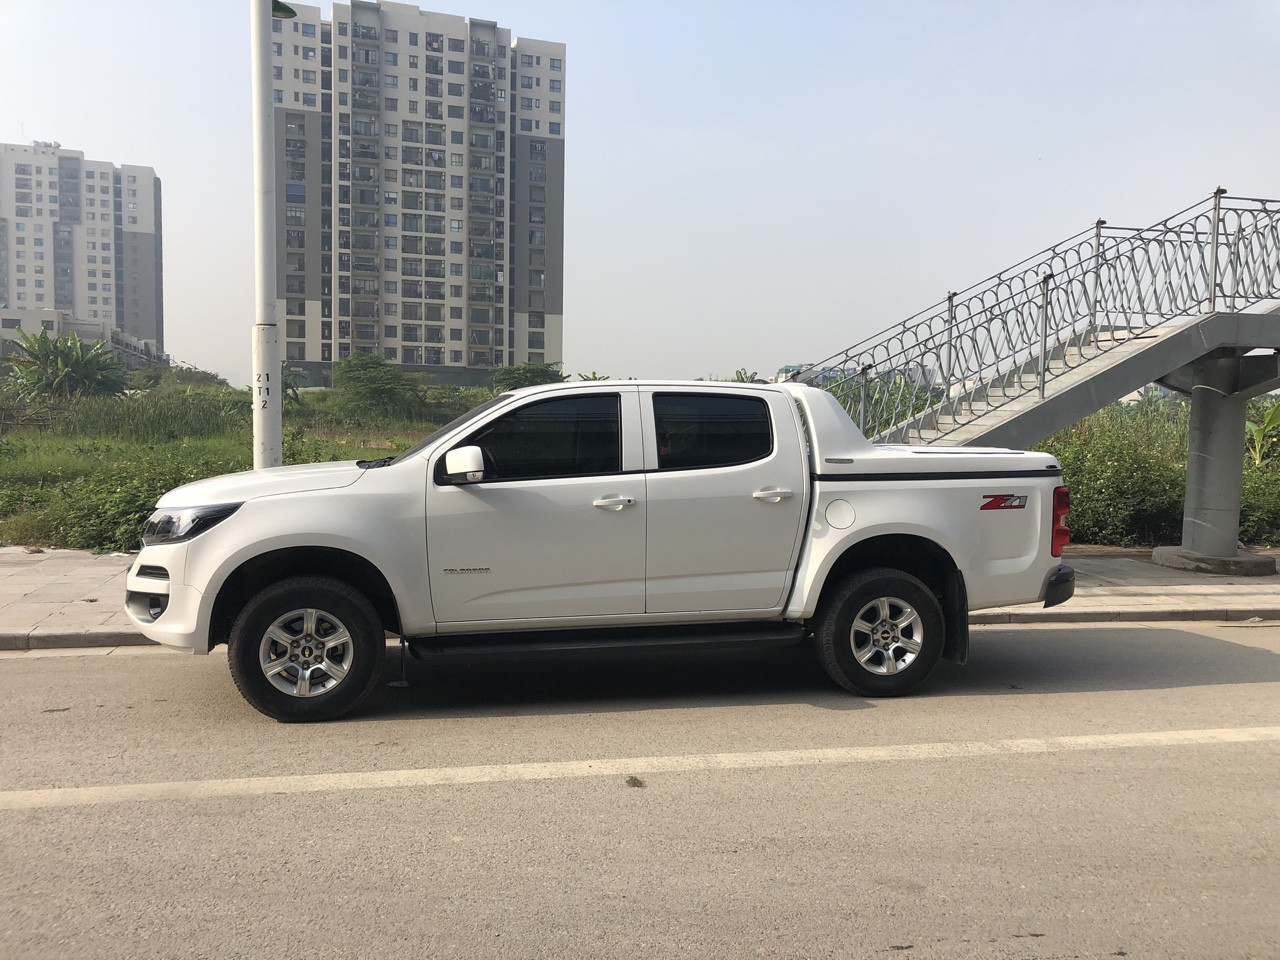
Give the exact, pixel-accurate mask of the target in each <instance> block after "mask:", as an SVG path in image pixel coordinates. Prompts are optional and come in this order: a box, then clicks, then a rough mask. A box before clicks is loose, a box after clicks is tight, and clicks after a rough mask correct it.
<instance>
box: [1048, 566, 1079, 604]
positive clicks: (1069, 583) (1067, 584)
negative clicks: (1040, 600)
mask: <svg viewBox="0 0 1280 960" xmlns="http://www.w3.org/2000/svg"><path fill="white" fill-rule="evenodd" d="M1075 593H1076V572H1075V570H1074V569H1072V568H1071V567H1069V566H1067V565H1066V564H1065V563H1064V564H1062V565H1061V566H1058V567H1055V568H1054V569H1053V570H1052V571H1051V572H1050V573H1049V576H1047V577H1045V581H1044V589H1043V590H1042V591H1040V595H1041V596H1042V597H1044V605H1045V606H1046V607H1056V606H1057V605H1058V604H1060V603H1066V602H1067V601H1068V600H1070V599H1071V598H1072V597H1073V596H1075Z"/></svg>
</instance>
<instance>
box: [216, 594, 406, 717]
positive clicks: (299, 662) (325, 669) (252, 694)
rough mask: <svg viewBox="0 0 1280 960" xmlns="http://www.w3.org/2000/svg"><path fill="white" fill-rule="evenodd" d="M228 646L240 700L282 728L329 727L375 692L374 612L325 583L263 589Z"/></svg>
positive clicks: (378, 664)
mask: <svg viewBox="0 0 1280 960" xmlns="http://www.w3.org/2000/svg"><path fill="white" fill-rule="evenodd" d="M228 646H229V655H228V660H229V662H230V665H231V676H232V678H233V679H234V680H235V683H236V687H237V688H239V690H240V693H241V695H242V696H243V697H244V698H245V699H246V700H248V701H249V703H250V704H251V705H252V706H253V707H254V708H255V709H256V710H258V711H259V712H261V713H265V714H266V715H267V716H268V717H272V718H273V719H276V720H281V721H286V722H288V721H293V722H297V721H308V720H331V719H333V718H334V717H338V716H341V715H342V714H344V713H346V712H347V711H349V710H351V709H353V708H354V707H355V706H356V705H357V704H358V703H359V702H360V701H361V700H363V699H364V698H365V697H366V696H368V695H369V693H370V692H371V691H372V690H373V688H374V686H375V685H376V684H377V682H378V678H379V677H380V676H381V672H382V660H383V657H384V656H385V655H386V651H387V644H386V636H385V634H384V633H383V630H382V622H381V620H380V619H379V618H378V614H377V612H376V611H375V610H374V609H373V606H372V605H371V604H370V603H369V601H368V600H367V599H366V598H365V597H364V595H363V594H361V593H360V592H359V591H357V590H355V589H353V588H352V587H350V586H348V585H347V584H345V583H343V582H342V581H340V580H334V579H331V578H329V577H293V578H291V579H288V580H281V581H279V582H278V583H274V584H272V585H271V586H269V587H266V588H264V589H263V590H262V591H260V592H259V593H258V594H257V595H256V596H254V597H253V599H252V600H250V601H249V602H248V603H247V604H246V605H245V607H244V609H243V610H241V611H240V615H239V616H238V617H236V621H235V623H234V624H233V625H232V627H231V636H230V642H229V644H228Z"/></svg>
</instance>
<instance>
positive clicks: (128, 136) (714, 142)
mask: <svg viewBox="0 0 1280 960" xmlns="http://www.w3.org/2000/svg"><path fill="white" fill-rule="evenodd" d="M427 6H428V7H429V8H434V9H439V10H442V11H444V12H447V13H455V14H462V15H464V16H473V17H478V18H483V19H488V20H496V21H498V23H499V24H501V25H502V26H505V27H509V28H511V31H512V33H513V35H523V36H528V37H535V38H539V39H546V40H559V41H563V42H565V43H566V44H568V53H567V56H566V62H565V70H566V73H565V77H566V82H565V90H566V102H565V136H566V141H567V142H566V149H567V154H568V159H567V170H566V181H567V182H566V192H567V200H566V211H565V213H566V240H565V370H566V371H568V372H570V373H579V372H584V373H585V372H588V371H592V370H594V371H598V372H600V373H607V374H611V375H613V376H615V377H621V376H642V377H649V376H653V377H696V376H705V375H708V374H713V375H729V374H731V373H732V371H733V370H734V369H736V368H738V367H747V368H748V369H750V370H757V371H759V372H761V373H771V372H772V371H774V370H775V369H776V368H777V367H779V366H781V365H783V364H787V363H798V362H802V361H816V360H820V359H823V358H824V357H826V356H828V355H830V354H832V353H835V352H836V351H838V350H840V349H841V348H843V347H845V346H848V345H849V344H851V343H853V342H855V341H856V340H860V339H862V338H863V337H864V336H867V335H869V334H872V333H875V332H876V331H878V330H880V329H882V328H885V327H887V326H890V325H891V324H894V323H897V322H898V321H900V320H902V319H903V318H905V317H906V316H908V315H910V314H913V313H915V312H916V311H918V310H920V309H923V308H924V307H926V306H929V305H930V304H932V303H935V302H936V301H938V300H940V299H942V298H943V297H944V296H945V295H946V292H947V291H948V290H950V289H961V288H963V287H966V286H968V285H969V284H971V283H974V282H976V281H978V280H981V279H983V278H984V277H986V276H988V275H990V274H992V273H995V272H996V271H997V270H999V269H1000V268H1002V267H1004V266H1007V265H1009V264H1011V263H1013V262H1015V261H1017V260H1020V259H1021V258H1022V257H1024V256H1027V255H1029V254H1031V253H1034V252H1036V251H1037V250H1039V249H1041V248H1043V247H1046V246H1048V245H1049V244H1051V243H1054V242H1056V241H1058V240H1061V239H1064V238H1065V237H1067V236H1068V235H1070V234H1072V233H1075V232H1077V231H1079V230H1082V229H1084V228H1085V227H1087V226H1088V225H1089V224H1090V223H1092V221H1093V220H1095V219H1097V218H1098V217H1100V216H1101V217H1106V218H1107V220H1108V221H1110V222H1111V223H1113V224H1122V225H1128V226H1139V225H1145V224H1148V223H1151V222H1154V221H1156V220H1160V219H1162V218H1164V217H1165V216H1167V215H1169V214H1172V213H1174V212H1175V211H1177V210H1180V209H1181V208H1183V207H1185V206H1189V205H1190V204H1192V203H1194V202H1196V201H1198V200H1199V199H1201V198H1202V197H1204V196H1206V195H1208V194H1209V192H1210V191H1212V190H1213V188H1214V187H1216V186H1218V185H1219V184H1221V185H1223V186H1225V187H1227V188H1228V189H1229V190H1230V192H1231V194H1233V195H1236V196H1253V197H1280V56H1277V55H1276V50H1277V49H1278V46H1280V0H1212V2H1210V0H1203V2H1179V0H1160V2H1157V0H1148V2H1139V0H1099V2H1091V0H1057V2H1052V3H1047V2H1036V0H1007V2H968V0H954V2H923V0H919V2H917V0H879V2H844V3H837V2H830V3H826V2H806V0H792V2H790V3H786V4H783V3H776V2H775V3H757V2H749V0H683V2H668V0H662V2H631V3H619V2H613V0H539V2H538V3H533V4H531V3H527V2H525V3H520V2H515V0H474V2H470V0H467V2H465V3H464V2H454V0H450V2H447V3H446V2H442V3H439V4H428V5H427ZM322 7H323V9H324V10H325V13H326V16H327V15H328V11H329V4H328V3H324V4H322ZM0 10H2V11H3V24H4V33H5V36H6V38H7V40H8V42H7V43H6V45H5V52H4V55H3V57H0V91H2V93H0V142H12V143H24V142H28V141H31V140H57V141H59V142H60V143H61V144H62V145H63V146H64V147H67V148H70V149H75V150H83V151H84V153H85V154H86V156H88V157H91V158H93V159H99V160H110V161H113V162H115V163H136V164H143V165H147V166H152V167H154V168H155V169H156V171H157V173H158V174H159V175H160V177H161V178H162V180H163V182H164V258H165V278H164V279H165V335H166V346H167V348H168V350H169V351H170V352H171V353H172V354H173V355H174V356H175V357H176V358H177V359H179V360H182V361H186V362H189V363H194V364H196V365H197V366H200V367H204V368H206V369H212V370H216V371H218V372H219V373H221V374H223V375H224V376H226V377H227V378H228V379H229V380H230V381H231V382H232V383H233V384H235V385H241V384H246V383H248V381H249V369H250V329H251V326H252V324H253V320H254V317H253V310H254V301H253V236H252V203H253V199H252V155H251V137H252V129H251V117H250V92H249V36H248V24H249V6H248V0H205V2H194V0H187V2H184V0H115V2H110V3H108V2H103V0H40V2H20V0H0Z"/></svg>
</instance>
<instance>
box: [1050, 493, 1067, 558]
mask: <svg viewBox="0 0 1280 960" xmlns="http://www.w3.org/2000/svg"><path fill="white" fill-rule="evenodd" d="M1070 512H1071V494H1070V493H1068V492H1067V488H1066V487H1054V490H1053V541H1052V542H1053V546H1052V549H1051V550H1050V553H1051V554H1052V555H1053V556H1055V557H1060V556H1062V548H1063V547H1065V546H1066V545H1067V544H1068V543H1070V542H1071V530H1070V528H1068V527H1067V514H1068V513H1070Z"/></svg>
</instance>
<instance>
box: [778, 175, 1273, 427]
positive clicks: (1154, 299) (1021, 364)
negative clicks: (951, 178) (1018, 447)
mask: <svg viewBox="0 0 1280 960" xmlns="http://www.w3.org/2000/svg"><path fill="white" fill-rule="evenodd" d="M1273 300H1280V200H1263V199H1255V198H1248V197H1228V196H1226V191H1225V190H1222V189H1221V188H1220V189H1218V190H1215V191H1214V192H1213V194H1211V195H1210V197H1209V198H1208V199H1207V200H1204V201H1201V202H1200V203H1197V204H1194V205H1192V206H1190V207H1187V208H1186V209H1185V210H1181V211H1179V212H1178V213H1175V214H1173V215H1172V216H1170V217H1167V218H1166V219H1164V220H1161V221H1159V222H1158V223H1155V224H1152V225H1151V226H1149V227H1140V228H1130V227H1117V226H1112V225H1110V224H1108V223H1107V222H1106V221H1105V220H1098V221H1097V222H1096V223H1094V225H1093V226H1092V227H1091V228H1090V229H1088V230H1085V231H1082V232H1081V233H1078V234H1076V235H1075V236H1072V237H1068V238H1067V239H1066V240H1064V241H1062V242H1061V243H1058V244H1055V245H1053V246H1051V247H1049V248H1047V249H1045V250H1042V251H1040V252H1039V253H1037V254H1035V255H1033V256H1031V257H1028V258H1027V259H1025V260H1023V261H1021V262H1020V263H1017V264H1014V265H1013V266H1012V267H1009V268H1008V269H1005V270H1002V271H1000V272H999V273H997V274H995V275H994V276H992V277H989V278H987V279H986V280H984V281H982V282H980V283H977V284H975V285H973V286H972V287H969V288H968V289H966V290H963V291H960V292H957V293H951V294H948V295H947V297H946V299H945V300H943V301H941V302H940V303H937V304H934V305H933V306H932V307H930V308H928V309H927V310H924V311H922V312H921V313H918V314H916V315H915V316H913V317H909V318H908V319H907V320H904V321H903V322H902V323H900V324H898V325H896V326H894V327H891V328H890V329H888V330H886V331H884V332H883V333H880V334H877V335H876V336H874V337H870V338H868V339H867V340H864V341H862V342H860V343H857V344H854V345H853V346H851V347H849V348H848V349H846V350H842V351H841V352H839V353H837V354H834V355H833V356H831V357H828V358H827V359H826V360H824V361H822V362H821V363H817V364H814V365H812V366H811V367H808V368H806V369H804V370H801V371H799V372H798V373H796V374H793V375H792V377H791V379H793V380H800V381H804V382H808V383H814V384H817V385H819V386H822V387H824V388H826V389H828V390H830V391H831V392H832V393H834V394H835V395H836V396H837V397H838V398H839V399H840V400H841V402H842V403H843V404H844V406H845V408H846V409H847V410H849V412H850V414H851V415H852V416H853V418H854V419H855V420H856V421H857V422H858V423H859V425H861V426H862V428H863V431H864V433H866V434H867V435H868V436H871V437H875V438H877V439H884V438H886V437H891V438H892V439H894V440H899V441H907V442H926V441H929V440H933V439H937V438H938V437H939V436H944V435H946V434H947V433H949V432H952V431H954V430H955V429H957V428H959V427H960V426H963V425H964V424H966V423H969V422H971V421H973V420H974V419H976V418H977V417H978V416H980V415H982V414H984V413H987V412H989V411H990V410H991V409H992V408H994V407H999V406H1001V405H1003V404H1005V403H1007V402H1009V401H1011V400H1014V399H1016V398H1018V397H1020V396H1024V395H1026V394H1027V393H1028V392H1030V391H1033V390H1034V391H1038V392H1039V395H1040V396H1041V397H1043V396H1044V395H1045V391H1046V389H1047V387H1048V385H1049V384H1050V383H1051V382H1052V380H1053V379H1054V378H1055V377H1058V376H1061V375H1062V374H1063V373H1065V372H1066V371H1068V370H1072V369H1075V368H1077V367H1079V366H1081V365H1082V364H1085V363H1088V362H1089V361H1091V360H1093V359H1094V358H1095V357H1098V356H1100V355H1101V354H1103V353H1105V352H1107V351H1108V350H1111V349H1113V348H1115V347H1117V346H1119V345H1121V344H1123V343H1125V342H1128V341H1130V340H1132V339H1133V338H1134V337H1137V336H1141V335H1142V334H1143V333H1145V332H1147V331H1149V330H1152V329H1153V328H1156V327H1161V326H1164V325H1167V324H1171V323H1176V322H1177V321H1178V320H1182V319H1187V318H1190V317H1194V316H1199V315H1202V314H1206V313H1213V312H1215V311H1231V312H1235V311H1241V310H1247V309H1249V308H1250V307H1253V306H1256V305H1258V304H1261V303H1264V302H1266V301H1273ZM925 414H928V415H927V416H925Z"/></svg>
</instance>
